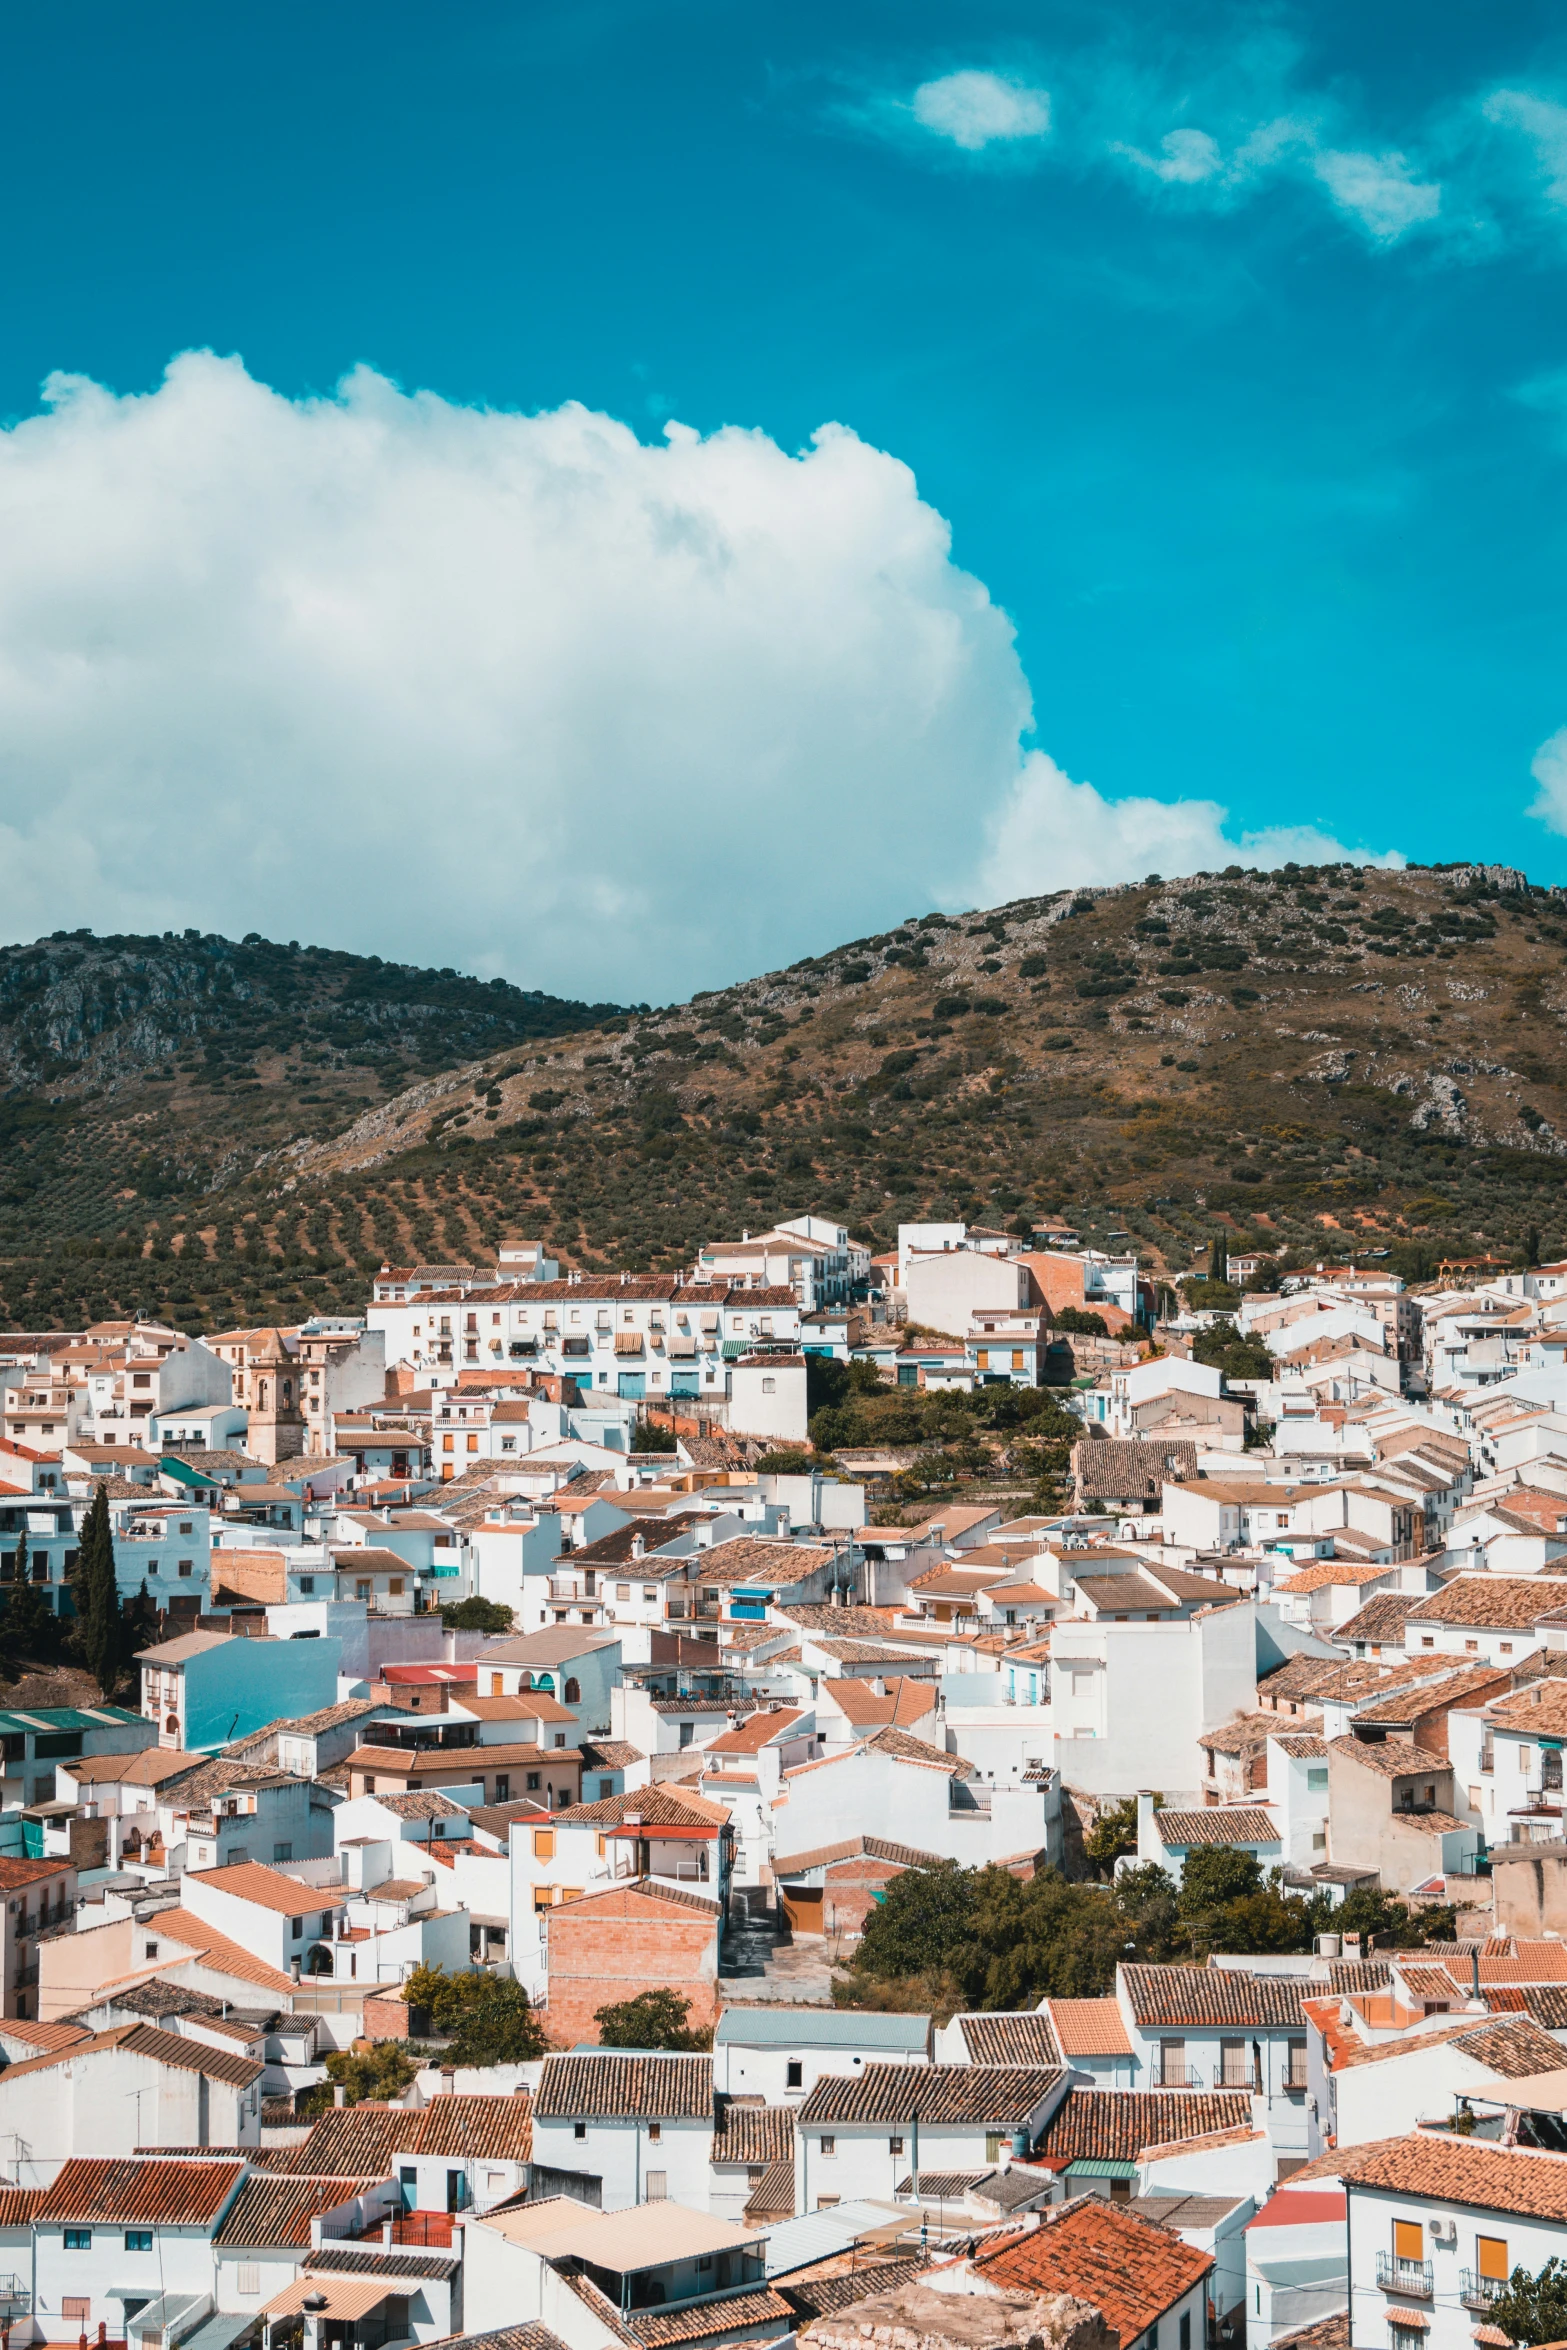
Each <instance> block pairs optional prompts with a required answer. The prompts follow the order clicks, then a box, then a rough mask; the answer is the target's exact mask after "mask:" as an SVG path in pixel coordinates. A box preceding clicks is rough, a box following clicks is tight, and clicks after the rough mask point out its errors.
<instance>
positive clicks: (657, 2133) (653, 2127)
mask: <svg viewBox="0 0 1567 2350" xmlns="http://www.w3.org/2000/svg"><path fill="white" fill-rule="evenodd" d="M647 2134H648V2143H649V2144H650V2145H652V2146H656V2145H657V2144H658V2142H659V2140H660V2139H661V2138H662V2137H663V2135H664V2125H663V2123H662V2122H649V2123H648V2126H647Z"/></svg>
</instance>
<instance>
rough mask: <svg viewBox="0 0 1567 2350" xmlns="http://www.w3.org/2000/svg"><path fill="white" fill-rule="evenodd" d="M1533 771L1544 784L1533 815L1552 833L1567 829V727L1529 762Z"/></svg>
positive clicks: (1541, 748)
mask: <svg viewBox="0 0 1567 2350" xmlns="http://www.w3.org/2000/svg"><path fill="white" fill-rule="evenodd" d="M1529 773H1530V774H1531V775H1532V776H1533V777H1534V780H1535V782H1536V783H1537V784H1538V785H1539V787H1540V789H1539V794H1538V796H1537V797H1536V798H1535V799H1534V800H1533V801H1532V802H1531V804H1530V808H1529V814H1530V815H1531V816H1537V817H1538V818H1539V820H1540V822H1541V823H1542V824H1544V825H1547V826H1548V827H1549V828H1550V830H1551V831H1552V832H1567V726H1563V727H1561V728H1560V729H1559V730H1558V731H1557V732H1556V733H1555V734H1553V735H1552V736H1550V738H1549V740H1548V741H1546V742H1543V743H1541V745H1540V747H1539V749H1538V750H1537V751H1536V752H1535V754H1534V757H1533V758H1532V759H1531V760H1530V762H1529Z"/></svg>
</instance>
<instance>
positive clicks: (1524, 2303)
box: [1485, 2252, 1567, 2342]
mask: <svg viewBox="0 0 1567 2350" xmlns="http://www.w3.org/2000/svg"><path fill="white" fill-rule="evenodd" d="M1485 2317H1486V2324H1487V2325H1488V2326H1494V2327H1495V2328H1496V2329H1497V2330H1498V2331H1499V2332H1500V2333H1502V2334H1505V2335H1506V2337H1507V2339H1508V2341H1509V2342H1560V2341H1563V2340H1567V2261H1564V2260H1563V2259H1562V2258H1561V2256H1560V2254H1558V2253H1555V2252H1553V2253H1552V2254H1551V2257H1550V2259H1549V2260H1548V2261H1547V2262H1546V2264H1545V2266H1544V2267H1543V2268H1542V2269H1541V2271H1540V2273H1539V2275H1538V2276H1531V2275H1530V2274H1529V2271H1528V2270H1527V2269H1526V2268H1515V2269H1514V2270H1513V2273H1512V2275H1511V2277H1510V2278H1509V2279H1508V2282H1507V2290H1506V2292H1505V2293H1502V2294H1500V2295H1499V2296H1498V2298H1497V2299H1496V2300H1495V2301H1493V2302H1492V2303H1491V2306H1490V2308H1489V2309H1488V2310H1487V2311H1486V2313H1485Z"/></svg>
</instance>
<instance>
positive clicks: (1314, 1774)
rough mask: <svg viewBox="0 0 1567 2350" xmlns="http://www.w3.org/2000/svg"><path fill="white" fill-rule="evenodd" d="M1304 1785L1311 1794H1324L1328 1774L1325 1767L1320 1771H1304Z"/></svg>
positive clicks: (1326, 1788)
mask: <svg viewBox="0 0 1567 2350" xmlns="http://www.w3.org/2000/svg"><path fill="white" fill-rule="evenodd" d="M1306 1785H1307V1787H1308V1789H1309V1790H1310V1792H1311V1793H1312V1794H1313V1795H1326V1793H1327V1791H1328V1774H1327V1771H1326V1769H1325V1768H1324V1769H1322V1770H1320V1771H1308V1772H1307V1773H1306Z"/></svg>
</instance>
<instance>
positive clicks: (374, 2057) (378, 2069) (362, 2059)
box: [326, 2040, 419, 2105]
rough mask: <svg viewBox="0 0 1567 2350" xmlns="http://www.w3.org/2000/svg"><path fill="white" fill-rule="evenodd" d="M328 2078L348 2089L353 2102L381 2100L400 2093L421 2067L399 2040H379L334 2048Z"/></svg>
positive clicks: (329, 2061)
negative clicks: (368, 2044) (372, 2043)
mask: <svg viewBox="0 0 1567 2350" xmlns="http://www.w3.org/2000/svg"><path fill="white" fill-rule="evenodd" d="M326 2069H327V2078H328V2079H329V2080H330V2081H331V2082H332V2083H333V2084H334V2085H335V2086H336V2087H337V2088H339V2089H346V2090H347V2092H348V2102H349V2104H350V2105H362V2104H364V2103H365V2101H366V2099H369V2098H374V2099H375V2100H377V2101H378V2102H379V2101H380V2100H382V2099H384V2098H389V2097H400V2096H401V2095H402V2093H403V2091H404V2090H405V2089H406V2088H407V2086H408V2084H409V2082H410V2081H411V2080H412V2079H413V2077H414V2075H415V2073H416V2072H417V2071H418V2070H419V2067H418V2066H417V2065H416V2064H415V2062H414V2060H413V2058H412V2057H411V2056H410V2055H409V2053H408V2051H407V2049H406V2048H405V2047H404V2046H403V2045H402V2043H401V2041H399V2040H377V2041H376V2043H375V2044H374V2046H373V2047H370V2048H334V2049H333V2050H332V2051H331V2053H330V2055H329V2056H328V2057H327V2060H326Z"/></svg>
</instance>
